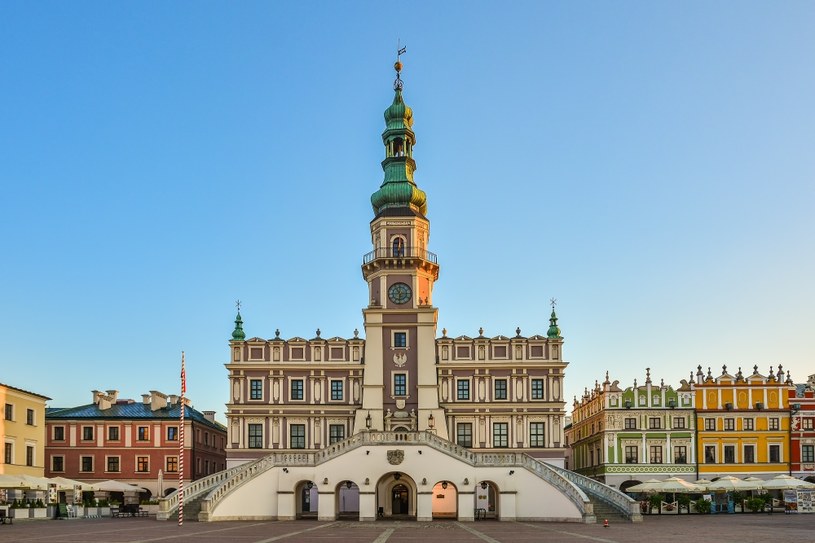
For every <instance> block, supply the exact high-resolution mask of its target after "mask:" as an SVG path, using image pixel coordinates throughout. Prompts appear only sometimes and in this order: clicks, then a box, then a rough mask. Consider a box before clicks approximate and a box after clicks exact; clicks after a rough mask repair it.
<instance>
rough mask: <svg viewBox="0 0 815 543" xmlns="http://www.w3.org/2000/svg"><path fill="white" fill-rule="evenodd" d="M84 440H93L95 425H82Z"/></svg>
mask: <svg viewBox="0 0 815 543" xmlns="http://www.w3.org/2000/svg"><path fill="white" fill-rule="evenodd" d="M82 441H93V426H83V427H82Z"/></svg>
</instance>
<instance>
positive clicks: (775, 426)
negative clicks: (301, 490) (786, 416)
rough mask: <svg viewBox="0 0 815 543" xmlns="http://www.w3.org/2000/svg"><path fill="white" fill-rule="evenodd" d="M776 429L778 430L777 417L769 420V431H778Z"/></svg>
mask: <svg viewBox="0 0 815 543" xmlns="http://www.w3.org/2000/svg"><path fill="white" fill-rule="evenodd" d="M778 428H779V424H778V417H772V418H770V430H778Z"/></svg>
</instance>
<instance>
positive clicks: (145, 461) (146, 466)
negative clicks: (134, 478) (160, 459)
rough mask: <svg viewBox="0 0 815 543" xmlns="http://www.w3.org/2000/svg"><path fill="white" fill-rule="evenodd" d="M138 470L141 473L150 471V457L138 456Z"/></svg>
mask: <svg viewBox="0 0 815 543" xmlns="http://www.w3.org/2000/svg"><path fill="white" fill-rule="evenodd" d="M136 471H138V472H139V473H147V472H148V471H150V457H149V456H137V457H136Z"/></svg>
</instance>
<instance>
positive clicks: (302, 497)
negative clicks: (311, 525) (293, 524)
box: [294, 481, 320, 519]
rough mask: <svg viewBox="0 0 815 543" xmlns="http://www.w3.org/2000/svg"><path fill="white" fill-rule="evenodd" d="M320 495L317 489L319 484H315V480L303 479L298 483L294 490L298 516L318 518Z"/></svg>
mask: <svg viewBox="0 0 815 543" xmlns="http://www.w3.org/2000/svg"><path fill="white" fill-rule="evenodd" d="M319 497H320V494H319V492H318V491H317V486H316V485H315V484H314V481H302V482H300V483H298V484H297V487H296V488H295V490H294V499H295V500H296V504H295V505H296V511H297V518H299V519H300V518H304V519H315V518H317V507H318V505H319Z"/></svg>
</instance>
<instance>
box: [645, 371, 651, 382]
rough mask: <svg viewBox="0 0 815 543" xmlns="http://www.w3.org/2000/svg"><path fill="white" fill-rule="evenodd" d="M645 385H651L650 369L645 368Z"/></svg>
mask: <svg viewBox="0 0 815 543" xmlns="http://www.w3.org/2000/svg"><path fill="white" fill-rule="evenodd" d="M645 384H646V385H650V384H651V368H645Z"/></svg>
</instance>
